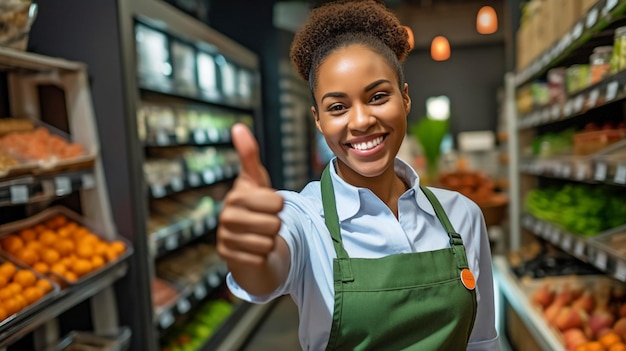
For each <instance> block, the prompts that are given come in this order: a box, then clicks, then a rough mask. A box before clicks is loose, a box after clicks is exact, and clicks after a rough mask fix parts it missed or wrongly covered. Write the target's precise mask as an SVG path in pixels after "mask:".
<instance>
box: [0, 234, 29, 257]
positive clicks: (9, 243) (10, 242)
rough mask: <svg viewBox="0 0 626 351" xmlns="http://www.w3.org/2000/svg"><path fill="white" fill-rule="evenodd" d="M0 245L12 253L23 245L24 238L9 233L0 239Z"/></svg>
mask: <svg viewBox="0 0 626 351" xmlns="http://www.w3.org/2000/svg"><path fill="white" fill-rule="evenodd" d="M0 245H2V248H3V249H4V250H6V251H7V252H9V253H11V254H14V253H16V252H17V251H18V250H20V249H21V248H23V247H24V240H22V238H20V237H19V236H17V235H13V234H11V235H7V236H5V237H4V238H2V239H0Z"/></svg>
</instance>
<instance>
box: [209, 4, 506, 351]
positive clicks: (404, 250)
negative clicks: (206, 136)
mask: <svg viewBox="0 0 626 351" xmlns="http://www.w3.org/2000/svg"><path fill="white" fill-rule="evenodd" d="M408 50H409V47H408V43H407V33H406V31H405V30H404V29H403V28H402V26H401V25H400V24H399V22H398V20H397V18H395V17H394V16H393V14H392V13H391V12H389V11H388V10H387V9H386V8H385V7H384V6H383V5H381V4H379V3H377V2H375V1H362V2H342V3H331V4H327V5H323V6H321V7H319V8H317V9H315V10H313V11H312V13H311V15H310V17H309V19H308V22H307V23H306V24H305V25H304V27H303V28H302V29H301V30H300V31H299V32H298V33H297V34H296V36H295V39H294V42H293V44H292V49H291V58H292V61H293V62H294V64H295V66H296V68H297V70H298V72H299V74H300V75H301V76H302V77H303V78H304V79H305V80H308V82H309V86H310V90H311V95H312V98H313V106H312V107H311V112H312V114H313V117H314V119H315V124H316V126H317V128H318V130H319V131H320V133H321V134H323V135H324V138H325V140H326V142H327V143H328V145H329V147H330V148H331V149H332V151H333V152H334V154H335V155H336V157H335V158H334V159H333V160H332V161H331V162H330V164H329V165H328V167H327V168H326V169H325V171H324V173H323V175H322V179H321V181H314V182H311V183H309V184H308V185H307V186H306V187H305V188H304V189H303V190H302V191H301V192H300V193H296V192H290V191H278V192H277V191H275V190H273V189H271V188H270V182H269V178H268V176H267V172H266V171H265V169H264V168H263V166H262V165H261V163H260V161H259V156H258V146H257V144H256V141H255V139H254V137H253V136H252V134H251V133H250V132H249V131H248V130H247V129H246V128H245V127H244V126H242V125H236V126H234V127H233V130H232V136H233V142H234V144H235V148H236V149H237V152H238V153H239V155H240V158H241V162H242V170H241V172H240V175H239V176H238V178H237V180H236V181H235V184H234V186H233V188H232V189H231V191H230V192H229V194H228V195H227V196H226V199H225V201H224V208H223V211H222V213H221V215H220V225H219V228H218V233H217V234H218V244H217V249H218V252H219V254H220V255H221V257H222V258H223V259H224V260H226V262H227V263H228V267H229V270H230V273H229V275H228V278H227V283H228V286H229V288H230V289H231V291H232V292H233V293H234V294H235V295H236V296H238V297H240V298H242V299H244V300H246V301H250V302H254V303H264V302H268V301H270V300H271V299H274V298H276V297H278V296H281V295H285V294H290V295H291V296H292V297H293V299H294V300H295V302H296V303H297V305H298V309H299V313H300V330H299V337H300V342H301V345H302V348H303V349H304V350H324V349H327V350H366V349H367V350H463V349H470V350H497V349H498V342H497V335H496V331H495V327H494V306H493V286H492V272H491V262H490V259H491V256H490V252H489V244H488V239H487V236H486V230H485V225H484V220H483V218H482V215H481V212H480V210H479V208H478V207H477V206H476V205H475V204H474V203H473V202H471V201H470V200H468V199H467V198H465V197H463V196H462V195H460V194H458V193H454V192H450V191H445V190H440V189H430V190H429V189H427V188H425V187H420V185H419V177H418V176H417V174H416V173H415V171H414V170H413V169H411V167H410V166H409V165H407V164H406V163H404V162H403V161H401V160H400V159H398V158H397V157H396V154H397V152H398V149H399V148H400V144H401V142H402V139H403V138H404V135H405V133H406V128H407V115H408V113H409V111H410V108H411V99H410V98H409V93H408V85H407V84H406V83H405V82H404V77H403V73H402V68H401V64H400V62H401V61H402V60H404V58H405V57H406V55H407V53H408ZM448 217H449V219H448ZM457 233H458V234H457Z"/></svg>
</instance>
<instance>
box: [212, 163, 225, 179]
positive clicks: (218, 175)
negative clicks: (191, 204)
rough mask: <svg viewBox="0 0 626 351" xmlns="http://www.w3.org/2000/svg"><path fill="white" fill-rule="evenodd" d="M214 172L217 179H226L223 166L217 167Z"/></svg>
mask: <svg viewBox="0 0 626 351" xmlns="http://www.w3.org/2000/svg"><path fill="white" fill-rule="evenodd" d="M214 172H215V179H216V180H222V179H224V170H223V169H222V166H218V167H215V169H214Z"/></svg>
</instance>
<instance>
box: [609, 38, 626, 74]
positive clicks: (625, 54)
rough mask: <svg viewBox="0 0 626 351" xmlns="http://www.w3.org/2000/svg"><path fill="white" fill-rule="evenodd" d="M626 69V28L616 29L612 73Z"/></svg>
mask: <svg viewBox="0 0 626 351" xmlns="http://www.w3.org/2000/svg"><path fill="white" fill-rule="evenodd" d="M624 68H626V26H623V27H619V28H617V29H615V37H614V41H613V54H612V59H611V71H612V72H613V73H617V72H619V71H621V70H623V69H624Z"/></svg>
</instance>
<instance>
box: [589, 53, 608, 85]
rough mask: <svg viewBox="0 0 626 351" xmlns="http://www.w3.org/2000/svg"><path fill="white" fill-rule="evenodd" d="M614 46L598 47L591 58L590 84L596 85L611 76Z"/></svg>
mask: <svg viewBox="0 0 626 351" xmlns="http://www.w3.org/2000/svg"><path fill="white" fill-rule="evenodd" d="M612 55H613V47H612V46H598V47H596V48H594V49H593V53H592V54H591V56H589V65H590V68H589V71H590V82H589V83H590V84H596V83H598V82H599V81H601V80H602V79H604V78H606V77H608V76H609V75H611V56H612Z"/></svg>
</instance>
